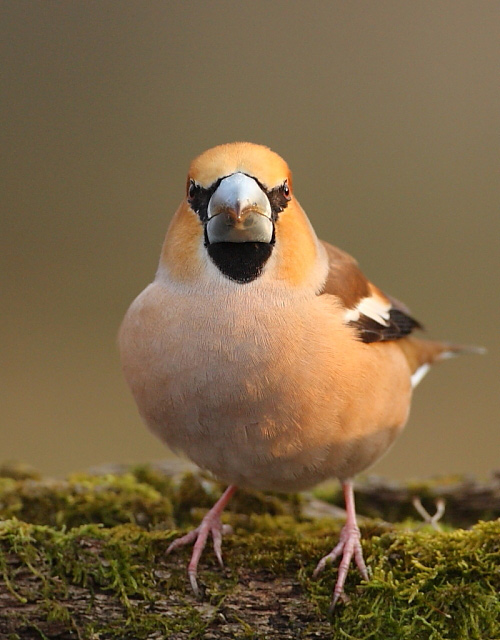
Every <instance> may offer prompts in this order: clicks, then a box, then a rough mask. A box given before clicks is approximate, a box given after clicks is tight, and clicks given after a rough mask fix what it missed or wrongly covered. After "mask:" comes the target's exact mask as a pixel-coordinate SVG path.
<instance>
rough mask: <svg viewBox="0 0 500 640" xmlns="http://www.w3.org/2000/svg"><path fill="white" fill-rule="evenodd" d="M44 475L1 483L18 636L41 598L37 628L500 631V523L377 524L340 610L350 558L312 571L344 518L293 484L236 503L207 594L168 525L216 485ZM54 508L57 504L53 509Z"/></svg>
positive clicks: (3, 542) (207, 578)
mask: <svg viewBox="0 0 500 640" xmlns="http://www.w3.org/2000/svg"><path fill="white" fill-rule="evenodd" d="M33 482H34V481H33V480H24V481H21V480H16V479H12V478H7V479H3V480H1V483H3V484H2V485H1V490H0V512H1V513H3V516H4V517H5V519H4V520H3V521H0V575H1V576H2V578H1V580H0V582H1V586H0V596H1V599H2V602H3V604H4V607H8V606H9V603H10V604H11V605H12V607H13V610H14V611H15V612H16V613H15V617H14V618H13V619H10V620H8V621H6V620H3V621H2V613H1V612H0V630H3V629H7V631H5V637H12V638H15V637H16V634H22V633H24V631H25V630H26V629H30V628H34V626H35V622H34V621H33V619H32V618H30V615H32V612H33V611H34V609H33V606H34V605H36V611H37V613H38V615H39V617H40V616H41V622H40V618H39V620H38V621H37V622H36V625H37V628H38V629H39V637H43V636H44V635H45V637H48V638H51V637H54V638H55V637H57V635H58V634H59V635H62V633H63V631H66V632H67V633H69V632H70V631H71V632H73V633H74V634H75V637H80V638H92V637H95V638H97V637H98V638H99V639H100V640H118V639H125V638H127V639H128V638H134V639H137V640H141V639H142V638H144V639H146V638H156V637H158V638H163V637H165V638H174V639H177V638H207V639H209V638H219V637H220V638H285V637H292V636H288V635H286V634H287V633H288V631H289V629H293V630H294V634H295V635H294V636H293V637H296V638H304V639H305V638H318V637H320V638H354V639H356V640H361V639H365V638H366V639H368V638H370V639H375V640H377V639H379V638H380V639H384V640H392V639H396V638H397V639H398V640H399V639H400V638H411V639H412V640H419V639H420V638H421V639H422V640H423V639H424V638H425V639H426V640H427V639H430V640H445V639H446V640H454V639H457V640H458V639H460V640H461V639H462V638H472V639H477V640H479V639H481V640H486V639H488V640H492V639H494V638H499V637H500V603H499V600H498V593H499V592H500V572H499V570H498V569H499V566H500V520H497V521H493V522H483V523H479V524H477V525H476V526H474V527H473V528H472V529H470V530H463V529H458V530H454V531H447V532H436V531H433V530H430V529H428V528H426V527H424V528H422V525H421V523H419V524H418V526H414V525H413V524H412V523H411V522H406V523H404V524H402V525H388V524H387V523H384V522H380V521H375V520H367V521H366V523H365V524H363V526H362V535H363V548H364V553H365V558H366V561H367V564H368V565H369V567H370V568H371V571H372V580H371V581H370V582H369V583H364V582H363V581H362V580H361V579H360V576H359V574H358V573H357V571H356V570H351V571H350V572H349V576H348V579H347V584H346V593H347V594H348V595H349V596H350V601H349V602H348V603H347V604H342V605H338V607H337V609H336V611H335V614H334V616H333V617H332V618H331V619H330V618H329V617H328V607H329V604H330V600H331V594H332V588H333V585H334V583H335V578H336V574H337V569H336V567H332V568H330V569H328V570H327V571H325V572H324V574H323V575H322V576H321V578H320V579H319V580H318V581H314V580H312V572H313V570H314V567H315V565H316V563H317V561H318V559H319V558H320V557H321V556H322V555H324V554H325V553H327V552H328V551H329V550H330V549H331V548H332V546H333V545H334V544H335V541H336V539H337V537H338V534H339V531H340V526H341V524H342V523H340V522H338V521H335V520H331V519H321V520H310V519H307V518H304V517H301V516H300V513H299V507H300V500H298V499H297V498H296V497H294V496H271V495H267V494H265V495H263V494H254V493H250V494H247V495H245V494H242V495H241V498H240V502H236V501H235V502H234V503H233V509H234V511H233V512H227V513H225V514H224V516H223V519H224V521H225V522H227V523H229V524H231V525H232V527H233V530H234V535H231V536H228V537H227V538H226V539H225V541H224V546H223V551H224V558H225V562H226V568H225V569H220V568H219V567H218V565H217V563H216V560H215V558H214V555H213V553H212V552H211V549H209V548H208V547H207V549H206V550H205V552H204V554H203V556H202V560H201V563H200V569H199V572H200V573H199V581H200V586H201V588H202V591H203V594H204V597H203V601H198V600H196V598H195V597H194V596H193V594H192V592H191V590H190V587H189V584H188V580H187V577H186V573H185V565H186V562H187V561H188V558H189V554H190V549H184V550H179V551H178V552H177V553H175V554H173V555H171V556H167V555H166V549H167V547H168V545H169V543H170V541H171V540H172V539H173V538H174V537H175V536H176V535H177V532H176V531H174V530H172V529H171V528H170V527H171V525H169V527H168V528H167V526H164V527H160V523H161V522H167V521H168V519H169V518H170V519H172V518H173V520H175V522H176V523H177V524H183V525H184V526H185V527H186V529H187V528H189V527H190V526H192V524H193V523H196V522H197V521H198V520H199V518H200V516H201V513H202V511H201V509H200V510H198V511H197V510H196V509H194V507H195V506H201V507H204V508H207V507H209V506H211V504H212V503H213V501H214V500H215V499H217V497H218V495H219V493H220V486H219V485H218V484H217V483H215V482H213V481H211V480H209V479H207V478H205V477H204V476H197V475H193V474H189V475H187V476H184V477H183V478H181V479H180V480H179V481H177V480H175V481H174V480H169V479H168V478H162V477H161V474H159V472H156V471H152V470H149V469H148V468H143V469H142V470H137V469H136V470H134V471H133V472H131V473H129V474H125V475H124V476H119V477H117V476H109V475H106V476H95V477H92V476H86V475H77V476H73V477H71V478H70V479H69V480H68V481H65V482H64V483H59V482H57V483H49V482H47V481H43V482H39V483H36V482H35V485H36V490H35V488H34V486H33ZM51 494H52V495H51ZM16 496H17V497H16ZM82 496H83V497H82ZM93 500H95V504H92V501H93ZM200 503H201V504H200ZM55 507H56V508H57V511H56V513H57V514H59V515H58V516H55V515H54V514H51V513H48V512H47V513H45V514H44V509H50V508H55ZM108 510H109V511H108ZM266 510H267V511H268V512H266ZM252 511H256V512H257V513H255V512H252ZM14 514H16V515H17V517H12V516H13V515H14ZM139 514H143V517H142V521H141V518H139ZM42 516H43V517H44V518H45V523H44V524H40V521H41V520H42V521H43V517H42ZM24 517H26V520H22V519H21V518H24ZM99 517H102V518H103V521H105V522H106V526H103V521H101V522H99V521H98V518H99ZM29 518H31V521H28V519H29ZM85 518H89V521H90V518H93V519H94V520H93V522H91V523H86V524H82V521H83V520H84V519H85ZM117 521H118V522H117ZM138 523H140V524H142V525H143V526H138ZM100 611H101V613H100ZM102 611H104V614H103V613H102ZM30 612H31V613H30ZM2 624H3V625H4V626H2ZM8 625H10V626H8ZM155 634H156V635H155ZM0 635H1V633H0ZM21 637H22V635H21Z"/></svg>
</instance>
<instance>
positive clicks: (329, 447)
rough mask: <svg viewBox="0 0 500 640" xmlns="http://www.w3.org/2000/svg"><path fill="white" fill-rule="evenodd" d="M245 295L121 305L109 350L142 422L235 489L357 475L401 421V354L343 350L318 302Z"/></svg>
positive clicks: (385, 348) (342, 330)
mask: <svg viewBox="0 0 500 640" xmlns="http://www.w3.org/2000/svg"><path fill="white" fill-rule="evenodd" d="M245 286H246V287H247V288H246V289H245V287H240V288H239V289H238V290H236V289H235V291H234V292H232V294H231V295H230V296H229V295H228V296H223V295H222V296H220V295H218V296H216V297H213V296H211V295H209V294H208V293H207V292H205V293H203V292H200V293H198V294H194V293H193V294H192V295H189V296H186V295H185V293H183V292H177V291H176V289H175V288H174V287H168V286H165V285H164V284H160V283H153V284H152V285H150V286H149V287H148V288H147V289H146V290H145V291H144V292H143V293H142V294H141V295H140V296H139V298H137V300H136V301H135V302H134V303H133V304H132V306H131V308H130V310H129V312H128V313H127V315H126V317H125V320H124V322H123V325H122V328H121V331H120V349H121V353H122V362H123V369H124V373H125V377H126V379H127V382H128V383H129V385H130V387H131V389H132V392H133V394H134V397H135V399H136V402H137V404H138V406H139V410H140V413H141V415H142V417H143V418H144V420H145V421H146V423H147V424H148V426H149V427H150V428H151V429H152V431H153V432H154V433H155V434H156V435H157V436H158V437H159V438H160V439H161V440H163V441H164V442H166V443H167V444H168V445H169V446H171V447H172V448H173V449H175V450H180V451H182V452H184V453H185V454H186V455H187V456H188V457H189V458H190V459H192V460H193V461H194V462H195V463H197V464H198V465H200V466H201V467H204V468H207V469H209V470H210V471H212V472H213V473H214V474H216V475H217V476H219V477H220V478H222V479H224V480H226V481H227V482H230V483H233V484H237V485H239V486H245V487H254V488H259V489H268V490H270V489H276V490H300V489H304V488H307V487H310V486H312V485H314V484H316V483H317V482H319V481H321V480H323V479H325V478H328V477H339V478H347V477H350V476H352V475H355V474H356V473H358V472H359V471H361V470H363V469H365V468H366V467H367V466H369V465H370V464H372V463H373V462H374V461H375V460H376V459H377V458H379V457H380V456H381V455H382V454H383V453H384V452H385V451H386V449H387V448H388V447H389V445H390V444H391V443H392V441H393V440H394V438H395V436H396V435H397V432H398V431H399V430H400V429H401V428H402V426H403V425H404V423H405V421H406V418H407V414H408V408H409V401H410V394H411V390H410V389H411V387H410V374H409V368H408V365H407V363H406V360H405V358H404V356H403V354H402V352H401V350H400V349H399V348H398V347H397V345H396V344H394V343H384V344H375V345H367V344H364V343H362V342H360V341H355V344H354V348H353V344H352V342H353V335H352V333H351V330H350V329H348V328H347V327H345V326H344V324H343V322H342V311H341V310H339V309H338V308H337V306H336V304H335V301H334V299H333V298H331V297H330V296H319V297H317V296H310V295H308V296H306V295H304V296H303V297H301V298H297V299H296V300H294V301H293V302H290V301H286V300H285V299H281V298H280V296H279V295H274V296H273V297H272V298H269V297H267V298H263V297H261V296H259V295H257V294H256V292H255V291H254V292H253V293H252V295H247V294H248V293H250V288H251V286H252V285H251V284H250V285H245ZM271 300H272V303H271ZM347 346H349V348H346V347H347ZM346 353H349V358H347V357H346V355H345V354H346Z"/></svg>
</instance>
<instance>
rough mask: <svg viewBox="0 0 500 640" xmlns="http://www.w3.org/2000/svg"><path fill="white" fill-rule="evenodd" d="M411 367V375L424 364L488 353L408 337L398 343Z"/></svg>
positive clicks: (477, 349)
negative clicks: (461, 355) (466, 355)
mask: <svg viewBox="0 0 500 640" xmlns="http://www.w3.org/2000/svg"><path fill="white" fill-rule="evenodd" d="M398 345H399V346H400V347H401V349H402V351H403V353H404V354H405V356H406V359H407V361H408V364H409V366H410V371H411V373H414V372H415V371H416V370H417V369H418V368H419V367H421V366H422V365H424V364H432V363H433V362H438V361H439V360H445V359H446V358H452V357H453V356H458V355H460V354H466V353H476V354H483V353H486V349H484V348H483V347H474V346H467V345H461V344H451V343H449V342H435V341H433V340H420V339H418V338H413V337H408V338H403V339H402V340H399V341H398Z"/></svg>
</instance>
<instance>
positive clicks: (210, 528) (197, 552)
mask: <svg viewBox="0 0 500 640" xmlns="http://www.w3.org/2000/svg"><path fill="white" fill-rule="evenodd" d="M235 491H236V487H233V486H230V487H228V488H227V489H226V491H225V492H224V493H223V494H222V496H221V498H219V500H218V501H217V502H216V503H215V505H214V506H213V507H212V508H211V509H210V511H209V512H208V513H207V514H206V516H205V517H204V518H203V520H202V521H201V524H200V526H199V527H197V528H196V529H194V530H193V531H190V532H189V533H187V534H186V535H185V536H182V537H181V538H177V540H174V541H173V542H172V543H171V545H170V546H169V547H168V549H167V554H169V553H171V552H172V551H175V549H178V548H179V547H183V546H185V545H186V544H191V543H192V542H194V546H193V554H192V556H191V560H190V562H189V564H188V570H187V571H188V576H189V582H190V583H191V587H192V589H193V591H194V594H195V595H196V596H197V597H199V595H200V590H199V588H198V581H197V576H198V563H199V561H200V557H201V554H202V552H203V549H204V548H205V545H206V543H207V539H208V536H209V535H211V536H212V540H213V544H214V552H215V557H216V558H217V560H218V562H219V564H220V566H221V567H223V566H224V562H223V560H222V536H223V535H226V534H228V533H231V531H232V529H231V527H230V526H229V525H223V524H222V522H221V520H220V515H221V513H222V511H223V509H224V507H225V506H226V504H227V503H228V502H229V499H230V498H231V496H232V495H233V493H234V492H235Z"/></svg>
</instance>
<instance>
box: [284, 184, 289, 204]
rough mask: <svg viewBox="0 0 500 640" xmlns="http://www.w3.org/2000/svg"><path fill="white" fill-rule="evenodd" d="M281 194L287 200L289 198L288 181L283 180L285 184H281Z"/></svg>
mask: <svg viewBox="0 0 500 640" xmlns="http://www.w3.org/2000/svg"><path fill="white" fill-rule="evenodd" d="M283 195H284V196H285V198H286V199H287V200H290V187H289V186H288V182H287V181H286V180H285V184H284V185H283Z"/></svg>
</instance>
